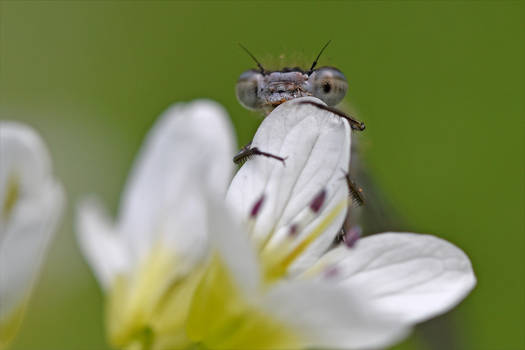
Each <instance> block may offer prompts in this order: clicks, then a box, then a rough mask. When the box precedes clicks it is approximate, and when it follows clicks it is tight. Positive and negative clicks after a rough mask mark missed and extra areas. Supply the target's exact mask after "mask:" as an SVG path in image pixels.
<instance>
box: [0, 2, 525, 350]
mask: <svg viewBox="0 0 525 350" xmlns="http://www.w3.org/2000/svg"><path fill="white" fill-rule="evenodd" d="M0 10H1V12H0V21H1V24H0V25H1V26H0V60H1V61H0V69H1V70H0V74H1V75H0V95H1V101H0V115H1V118H2V119H14V120H20V121H24V122H27V123H29V124H31V125H33V126H34V127H35V128H37V129H38V130H39V131H40V132H41V134H42V135H43V137H44V138H45V140H46V141H47V143H48V145H49V147H50V148H51V152H52V154H53V156H54V162H55V165H56V172H57V173H58V175H59V177H60V178H61V179H62V180H63V182H64V183H65V186H66V188H67V192H68V196H69V207H68V210H67V216H66V218H65V220H64V222H63V225H62V228H61V230H60V232H59V234H58V235H57V239H56V240H55V241H54V245H53V247H52V250H51V252H50V254H49V256H48V259H47V264H46V266H45V268H44V270H43V275H42V278H41V279H40V283H39V284H38V287H37V289H36V291H35V294H34V298H33V300H32V302H31V307H30V309H29V312H28V314H27V318H26V320H25V322H24V325H23V328H22V330H21V333H20V334H19V336H18V338H17V341H16V343H15V344H14V349H16V350H68V349H75V350H98V349H106V345H105V342H104V333H103V327H102V324H101V320H102V317H103V315H102V302H103V299H102V296H101V293H100V291H99V289H98V286H97V284H96V282H95V280H94V279H93V277H92V275H91V273H90V270H89V269H88V267H87V266H86V265H85V263H84V261H83V260H82V258H81V256H80V253H79V251H78V249H77V247H76V242H75V238H74V231H73V212H74V205H75V202H76V200H77V199H78V198H79V197H81V196H82V195H84V194H87V193H93V192H94V193H98V194H99V195H100V196H101V197H102V198H103V200H104V201H105V202H106V203H108V204H109V206H110V208H111V209H112V210H113V212H115V210H116V208H117V207H118V199H119V195H120V192H121V189H122V187H123V184H124V181H125V179H126V176H127V172H128V170H129V169H130V167H131V164H132V161H133V158H134V155H135V153H136V151H137V150H138V148H139V146H140V144H141V140H142V138H143V136H144V134H145V133H146V132H147V130H148V128H149V127H150V126H151V125H152V123H153V122H154V120H155V118H156V116H158V115H159V113H160V112H161V111H162V110H163V109H165V108H166V107H167V106H168V105H169V104H171V103H172V102H175V101H186V100H190V99H193V98H198V97H209V98H213V99H215V100H217V101H219V102H220V103H222V104H223V105H224V106H226V108H227V109H228V111H229V112H230V114H231V117H232V120H233V122H234V123H235V127H236V129H237V132H238V135H239V144H245V143H246V142H248V141H249V140H250V138H251V136H252V135H253V133H254V131H255V129H256V127H257V125H258V124H259V122H260V118H258V117H257V115H255V114H253V113H250V112H247V111H245V110H244V109H243V108H242V107H240V106H239V104H238V103H237V101H236V99H235V94H234V85H235V82H236V79H237V77H238V76H239V74H240V73H241V72H242V71H243V70H245V69H249V68H252V67H253V63H252V61H251V60H250V58H249V57H248V56H247V55H246V54H245V53H243V52H242V51H241V50H240V49H239V48H238V46H237V43H238V42H242V43H243V44H245V45H246V46H248V47H249V48H250V49H251V50H252V51H253V53H254V54H255V55H256V56H258V57H260V59H261V61H263V64H265V63H267V62H268V61H275V58H276V57H278V56H279V55H281V54H285V55H286V56H287V57H290V56H292V57H295V56H294V55H296V56H298V57H300V58H301V60H302V62H305V63H310V62H311V61H312V60H313V58H314V56H315V55H316V54H317V52H318V50H319V49H320V47H321V46H322V45H323V44H324V43H325V42H326V41H327V40H328V39H332V44H331V46H330V47H329V48H328V49H327V51H326V53H325V55H324V56H323V57H322V59H321V62H320V63H321V64H323V65H325V64H330V65H335V66H337V67H339V68H340V69H341V70H342V71H343V72H344V73H345V74H346V76H347V78H348V80H349V84H350V91H349V95H348V97H347V98H346V100H347V102H348V103H349V104H351V105H352V106H353V108H354V109H355V111H356V114H355V115H356V116H358V117H359V118H360V119H362V120H364V121H365V122H366V125H367V130H366V131H365V133H364V135H363V139H366V140H367V141H366V143H367V147H366V158H367V160H368V162H369V163H370V166H371V168H372V170H373V171H374V173H375V175H376V177H377V179H378V180H379V182H380V183H381V185H382V187H383V188H384V189H385V191H386V192H387V193H388V195H389V196H390V197H391V198H392V199H393V202H394V203H395V204H396V208H398V210H399V212H400V213H401V214H402V215H403V216H404V217H405V218H407V219H408V221H409V223H410V225H412V226H413V227H414V229H415V230H417V231H419V232H430V233H435V234H437V235H439V236H441V237H443V238H445V239H447V240H450V241H452V242H454V243H455V244H457V245H458V246H460V247H461V248H462V249H464V250H465V251H466V252H467V254H468V255H469V256H470V257H471V259H472V262H473V266H474V269H475V271H476V273H477V277H478V280H479V281H478V285H477V287H476V289H475V291H474V292H473V293H472V294H471V295H470V296H469V297H468V298H467V299H466V300H465V302H463V303H462V304H461V306H460V307H459V308H457V309H456V310H455V311H454V312H453V318H452V319H451V321H450V322H452V323H451V324H449V326H448V327H449V328H452V329H453V330H454V331H455V333H456V334H457V336H458V337H459V339H458V341H459V344H461V345H460V348H461V349H510V350H512V349H523V348H524V347H525V335H524V329H525V319H524V318H525V304H524V302H525V300H524V295H525V289H524V277H525V266H524V265H525V263H524V249H525V234H524V217H523V216H524V209H525V208H524V159H525V158H524V143H523V130H524V128H523V127H524V124H523V116H524V112H525V108H524V96H525V81H524V80H525V72H524V62H525V50H524V45H525V34H524V33H525V30H524V29H525V28H524V23H525V17H524V13H525V11H524V10H525V8H524V3H523V2H461V3H456V2H449V1H446V2H349V3H344V2H322V3H314V2H306V3H301V2H290V3H282V2H275V3H247V2H225V3H219V2H207V3H197V2H191V3H190V2H167V1H160V2H136V1H133V2H123V1H92V2H80V1H78V2H77V1H74V2H73V1H72V2H45V1H35V2H23V1H12V2H11V1H1V2H0ZM271 57H273V59H269V58H271ZM288 63H292V64H293V63H296V62H288ZM418 334H419V333H416V335H415V336H414V337H412V338H411V339H409V340H408V341H406V342H405V343H403V344H401V345H400V346H399V347H398V348H399V349H419V348H421V349H428V345H426V343H425V342H424V341H422V340H421V337H418Z"/></svg>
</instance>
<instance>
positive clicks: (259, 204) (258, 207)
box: [250, 194, 266, 219]
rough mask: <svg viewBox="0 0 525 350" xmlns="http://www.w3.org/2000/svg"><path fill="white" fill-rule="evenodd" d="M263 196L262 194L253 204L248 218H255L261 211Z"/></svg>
mask: <svg viewBox="0 0 525 350" xmlns="http://www.w3.org/2000/svg"><path fill="white" fill-rule="evenodd" d="M265 198H266V197H265V195H264V194H263V195H262V196H261V197H260V198H259V199H258V200H257V202H255V204H254V205H253V207H252V210H251V211H250V218H252V219H253V218H255V217H256V216H257V215H258V214H259V212H260V211H261V208H262V205H263V203H264V199H265Z"/></svg>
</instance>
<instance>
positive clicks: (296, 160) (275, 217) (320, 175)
mask: <svg viewBox="0 0 525 350" xmlns="http://www.w3.org/2000/svg"><path fill="white" fill-rule="evenodd" d="M304 101H314V102H317V103H321V104H322V102H321V101H320V100H318V99H315V98H299V99H295V100H292V101H289V102H286V103H283V104H282V105H280V106H279V107H277V108H276V109H275V110H274V111H273V112H272V113H270V115H269V116H267V117H266V118H265V120H264V121H263V123H262V124H261V126H260V127H259V129H258V130H257V133H256V134H255V137H254V139H253V142H252V146H253V147H257V148H259V150H261V151H264V152H269V153H271V154H274V155H278V156H281V157H287V158H286V164H285V165H283V164H282V163H281V162H279V161H277V160H275V159H271V158H267V157H264V156H256V157H254V158H252V159H250V160H248V161H247V162H246V164H245V165H244V166H243V167H242V168H241V169H240V170H239V172H238V173H237V174H236V176H235V177H234V179H233V181H232V184H231V186H230V188H229V190H228V194H227V201H228V203H229V205H231V206H232V208H233V209H234V211H235V212H236V215H237V216H238V217H240V218H243V219H244V220H248V218H249V216H250V211H251V209H252V207H253V205H254V204H255V203H256V202H257V200H258V199H259V198H260V197H261V195H263V194H264V196H265V202H264V204H263V206H262V209H261V211H260V213H259V214H258V215H257V217H256V219H255V223H254V225H253V235H254V237H255V239H256V241H258V242H264V241H266V240H267V239H268V238H269V236H270V235H272V234H273V236H272V237H271V240H270V242H269V244H270V245H276V246H277V245H279V242H280V241H281V240H283V239H285V238H286V234H287V232H286V230H283V229H282V228H283V227H285V226H286V225H289V224H291V223H292V222H293V221H294V220H295V219H296V218H297V217H298V215H299V213H301V211H303V210H304V209H305V208H307V207H308V205H309V204H310V202H311V201H312V200H313V199H314V198H315V196H316V195H317V194H318V193H319V192H320V191H321V190H322V189H326V190H327V193H328V195H327V199H326V203H325V204H324V205H323V209H322V212H321V213H320V214H319V215H318V218H317V219H316V220H315V221H314V222H312V223H311V224H310V225H309V226H308V227H307V228H306V229H305V230H304V231H305V232H307V231H308V230H309V229H311V228H312V227H315V226H316V225H317V224H318V223H319V221H320V220H322V218H323V214H324V213H327V212H329V211H330V209H332V208H333V207H334V206H335V205H337V204H338V203H339V202H340V201H341V199H342V198H345V196H346V195H347V193H348V192H347V188H346V183H345V181H344V175H345V172H346V171H347V170H348V165H349V160H350V128H349V126H348V123H347V122H346V121H345V120H343V119H342V118H340V117H338V116H336V115H335V114H333V113H330V112H327V111H324V110H321V109H319V108H317V107H314V106H312V105H308V104H301V102H304ZM344 216H345V215H344V213H342V214H341V215H339V216H338V217H337V219H336V220H335V221H334V223H333V225H332V226H331V227H330V229H329V230H327V231H326V234H324V235H322V236H321V238H319V239H318V241H317V242H316V243H315V244H313V245H312V246H310V247H309V248H311V249H312V250H313V251H315V254H314V255H318V254H320V252H322V251H323V250H325V249H326V248H327V247H328V245H329V244H330V242H331V241H332V240H333V238H334V236H335V234H336V233H337V231H338V228H339V227H340V226H341V224H342V221H343V219H344ZM308 253H312V251H310V252H308Z"/></svg>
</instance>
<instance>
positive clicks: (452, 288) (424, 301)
mask: <svg viewBox="0 0 525 350" xmlns="http://www.w3.org/2000/svg"><path fill="white" fill-rule="evenodd" d="M317 267H318V268H319V267H322V268H321V269H325V270H326V269H331V270H332V271H335V272H336V273H335V274H334V276H332V277H333V279H334V280H336V281H339V282H340V283H342V284H343V285H344V286H345V287H346V288H348V289H350V290H352V289H355V288H360V289H364V290H366V291H367V295H368V296H369V297H370V298H371V299H372V300H373V302H374V303H375V305H376V308H377V309H379V310H381V311H382V312H384V313H385V314H388V315H392V316H395V317H396V318H397V319H399V320H400V321H401V322H408V323H415V322H421V321H424V320H427V319H429V318H431V317H434V316H436V315H438V314H441V313H444V312H446V311H448V310H450V309H451V308H453V307H454V306H455V305H456V304H458V303H459V302H460V301H461V300H462V299H463V298H465V296H466V295H467V294H468V293H469V292H470V291H471V290H472V288H473V287H474V285H475V284H476V278H475V276H474V273H473V271H472V266H471V264H470V261H469V259H468V257H467V256H466V255H465V253H463V252H462V251H461V250H460V249H459V248H457V247H456V246H454V245H453V244H451V243H449V242H447V241H445V240H442V239H440V238H437V237H434V236H429V235H418V234H412V233H384V234H378V235H373V236H369V237H365V238H363V239H361V240H359V241H358V242H357V245H356V246H355V248H353V249H347V248H346V247H340V248H338V249H335V250H334V251H332V252H330V253H328V254H326V256H324V257H323V258H322V259H321V260H320V261H319V264H318V266H317Z"/></svg>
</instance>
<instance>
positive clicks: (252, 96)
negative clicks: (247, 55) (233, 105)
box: [235, 70, 262, 109]
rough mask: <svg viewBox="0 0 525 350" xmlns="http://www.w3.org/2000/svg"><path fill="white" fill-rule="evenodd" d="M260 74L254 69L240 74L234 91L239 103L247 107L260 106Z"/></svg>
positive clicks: (254, 107) (256, 107)
mask: <svg viewBox="0 0 525 350" xmlns="http://www.w3.org/2000/svg"><path fill="white" fill-rule="evenodd" d="M260 79H262V74H261V73H259V72H258V71H255V70H249V71H246V72H244V73H242V74H241V76H240V77H239V80H238V81H237V85H236V86H235V91H236V94H237V99H238V100H239V103H240V104H241V105H243V106H244V107H245V108H248V109H259V108H261V99H260V98H259V94H258V92H259V80H260Z"/></svg>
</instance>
